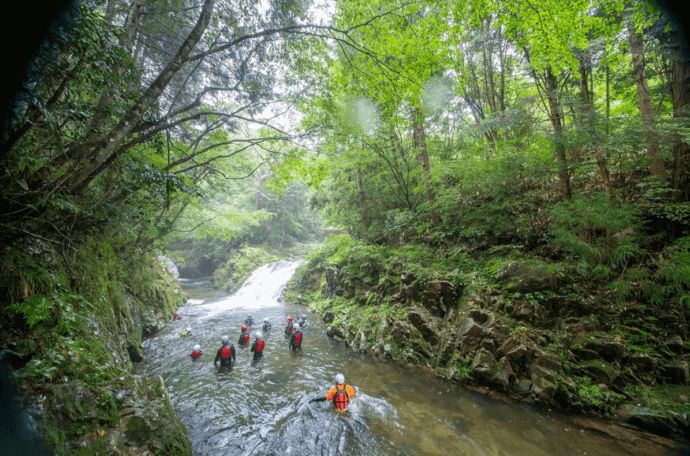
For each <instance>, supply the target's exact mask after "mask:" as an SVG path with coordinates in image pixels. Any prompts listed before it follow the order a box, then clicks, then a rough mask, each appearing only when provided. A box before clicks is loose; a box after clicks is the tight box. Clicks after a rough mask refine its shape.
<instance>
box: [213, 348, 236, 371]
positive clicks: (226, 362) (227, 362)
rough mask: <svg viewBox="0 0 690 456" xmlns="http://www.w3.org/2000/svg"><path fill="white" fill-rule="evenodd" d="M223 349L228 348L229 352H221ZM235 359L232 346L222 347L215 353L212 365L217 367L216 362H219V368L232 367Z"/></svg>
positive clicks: (234, 351)
mask: <svg viewBox="0 0 690 456" xmlns="http://www.w3.org/2000/svg"><path fill="white" fill-rule="evenodd" d="M225 347H227V348H228V350H229V352H228V350H223V349H224V348H225ZM235 358H236V350H235V346H234V345H232V344H228V345H223V346H222V347H220V348H219V349H218V351H217V352H216V359H215V361H213V365H214V366H215V365H217V364H218V361H220V367H232V365H233V364H235Z"/></svg>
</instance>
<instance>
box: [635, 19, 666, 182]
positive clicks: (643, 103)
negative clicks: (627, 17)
mask: <svg viewBox="0 0 690 456" xmlns="http://www.w3.org/2000/svg"><path fill="white" fill-rule="evenodd" d="M628 43H629V44H630V54H631V56H632V66H633V73H634V75H635V85H636V86H637V102H638V105H639V107H640V117H641V118H642V125H643V126H644V130H645V138H646V140H647V154H648V155H649V171H650V172H651V173H652V175H654V176H663V175H664V174H666V170H665V166H664V160H663V157H662V156H661V150H660V147H659V137H658V135H657V134H656V130H655V129H654V112H653V110H652V100H651V98H650V96H649V86H647V77H646V76H645V63H644V46H643V43H642V37H641V36H640V35H639V34H638V33H637V31H636V30H635V26H634V24H633V23H632V22H628Z"/></svg>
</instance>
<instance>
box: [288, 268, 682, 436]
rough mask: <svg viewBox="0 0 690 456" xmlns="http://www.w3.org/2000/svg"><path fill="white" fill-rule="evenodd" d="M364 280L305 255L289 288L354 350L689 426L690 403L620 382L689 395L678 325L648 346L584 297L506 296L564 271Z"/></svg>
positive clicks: (553, 280) (530, 395)
mask: <svg viewBox="0 0 690 456" xmlns="http://www.w3.org/2000/svg"><path fill="white" fill-rule="evenodd" d="M349 273H350V274H353V273H352V269H350V272H349ZM363 281H364V280H363V279H362V278H361V277H359V278H352V277H347V276H346V273H345V272H344V271H343V270H340V269H338V268H336V267H332V266H331V267H326V268H319V267H316V268H311V269H310V267H309V263H307V264H306V265H305V266H304V267H303V269H302V270H301V271H298V274H297V275H296V278H295V280H294V281H293V282H292V283H291V284H290V285H289V288H288V299H290V300H293V301H295V302H297V303H301V304H304V305H309V306H311V308H312V309H313V310H315V311H317V312H319V313H320V314H321V316H322V317H323V321H324V322H326V323H327V324H328V325H329V331H328V333H329V335H330V336H331V337H333V338H335V339H338V340H342V341H343V342H344V343H346V344H347V345H349V346H350V347H352V348H353V350H357V351H366V352H368V353H371V354H372V355H374V356H379V357H382V358H392V359H394V360H398V361H402V362H405V363H407V362H412V363H417V364H422V365H426V366H428V367H430V368H432V369H434V371H435V372H436V373H437V375H439V376H442V377H445V378H447V379H450V380H454V381H459V382H463V383H465V384H468V385H475V386H482V387H489V388H491V389H494V390H497V391H500V392H502V393H504V394H506V395H508V396H510V397H512V398H515V399H517V400H521V401H525V402H529V403H536V404H542V405H544V406H548V407H550V408H557V409H562V410H568V411H574V412H577V413H582V414H589V415H597V416H606V417H613V416H618V418H619V419H621V420H623V421H626V422H628V423H630V424H633V425H636V426H638V427H641V428H644V429H646V430H650V431H654V432H658V433H663V434H667V435H668V434H672V435H683V434H687V433H688V432H689V431H690V427H689V425H688V414H687V413H684V412H682V411H675V410H666V411H664V412H663V413H661V412H658V411H653V410H651V409H648V408H646V407H644V406H640V405H639V404H634V403H632V401H631V399H632V397H631V396H630V394H629V392H628V391H629V390H630V388H632V387H639V388H651V387H652V386H654V387H656V386H658V385H662V386H663V385H667V386H669V387H670V388H671V390H672V388H673V386H674V385H678V386H679V388H680V389H679V390H677V391H675V394H676V396H677V397H678V398H679V400H680V401H683V400H684V401H685V403H686V404H687V401H688V397H687V394H688V390H689V389H688V388H687V387H686V386H685V385H688V380H689V378H688V361H687V360H688V355H687V354H686V353H685V347H686V344H685V339H684V337H685V336H686V335H685V334H684V335H683V336H681V335H674V336H673V337H670V338H669V339H668V341H667V342H666V344H665V346H664V347H662V348H663V351H661V349H660V353H645V352H643V351H641V350H640V349H639V347H638V346H635V345H634V344H632V345H631V344H630V341H629V340H623V339H622V338H621V337H620V336H619V335H617V334H616V332H615V331H611V330H610V328H611V326H610V325H606V324H602V323H601V321H600V320H598V319H602V318H604V315H605V314H603V313H602V314H601V315H599V314H596V313H595V312H594V311H593V310H592V306H591V305H590V304H589V303H587V302H584V303H581V302H575V301H573V302H569V301H564V302H561V303H559V302H556V300H553V301H552V302H550V303H548V302H547V303H546V305H545V304H544V303H543V302H540V303H535V302H529V301H528V300H520V299H514V300H513V301H512V302H510V303H508V302H507V299H506V295H507V294H508V293H519V294H518V295H515V294H513V296H524V295H527V296H531V295H529V294H530V293H532V294H534V293H548V290H550V289H557V288H558V287H559V284H561V283H562V282H563V281H564V277H563V276H562V275H560V274H556V273H552V272H549V271H548V270H540V269H539V268H537V267H534V266H533V265H529V264H524V265H523V264H519V263H512V264H508V265H506V266H505V267H502V268H500V269H499V270H498V272H497V274H496V282H497V283H498V284H499V287H500V290H501V291H499V292H497V291H496V289H493V290H492V291H487V290H486V289H478V288H477V287H474V291H468V290H467V289H463V287H462V286H458V285H457V283H455V284H454V283H451V282H450V281H444V280H437V279H434V280H429V279H422V278H418V277H416V276H415V274H413V273H412V272H404V273H402V274H401V275H400V280H399V282H398V283H393V284H389V285H388V286H387V288H386V290H385V292H384V293H381V290H380V288H377V286H371V287H369V288H366V287H357V286H353V283H354V284H357V283H362V282H363ZM378 287H380V285H378ZM681 326H682V325H681ZM604 328H608V330H604ZM671 390H669V391H671ZM683 391H685V393H684V394H683Z"/></svg>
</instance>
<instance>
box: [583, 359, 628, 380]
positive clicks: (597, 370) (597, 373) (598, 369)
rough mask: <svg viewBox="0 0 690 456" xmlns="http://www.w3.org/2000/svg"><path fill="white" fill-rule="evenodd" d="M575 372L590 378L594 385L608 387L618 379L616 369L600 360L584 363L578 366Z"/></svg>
mask: <svg viewBox="0 0 690 456" xmlns="http://www.w3.org/2000/svg"><path fill="white" fill-rule="evenodd" d="M577 370H578V371H579V372H580V373H583V374H585V375H587V376H589V377H591V378H592V380H594V382H595V383H603V384H605V385H610V384H611V383H613V382H614V380H615V379H616V377H618V371H617V370H616V368H615V367H613V366H611V365H610V364H608V363H607V362H605V361H601V360H592V361H585V362H584V363H581V364H580V366H579V367H578V368H577Z"/></svg>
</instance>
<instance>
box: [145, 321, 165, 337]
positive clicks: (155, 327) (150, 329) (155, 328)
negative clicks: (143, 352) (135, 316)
mask: <svg viewBox="0 0 690 456" xmlns="http://www.w3.org/2000/svg"><path fill="white" fill-rule="evenodd" d="M164 327H165V325H164V324H163V323H161V322H153V321H150V322H147V323H145V324H144V325H143V327H142V328H141V336H142V337H152V336H155V335H156V334H158V333H159V332H160V331H161V330H162V329H163V328H164Z"/></svg>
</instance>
